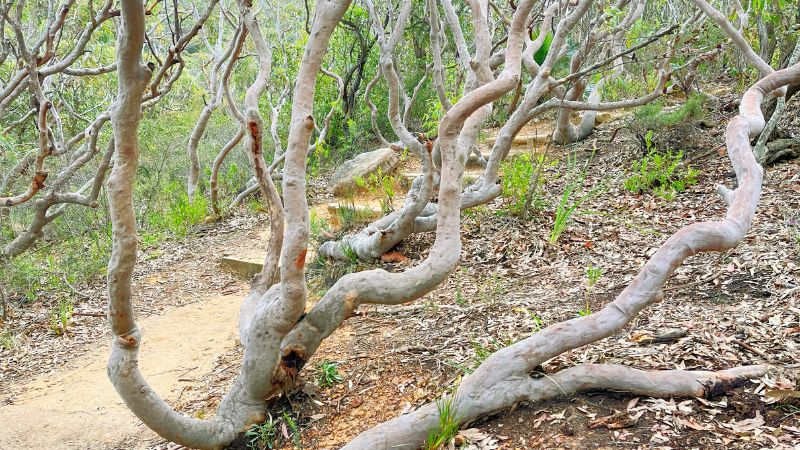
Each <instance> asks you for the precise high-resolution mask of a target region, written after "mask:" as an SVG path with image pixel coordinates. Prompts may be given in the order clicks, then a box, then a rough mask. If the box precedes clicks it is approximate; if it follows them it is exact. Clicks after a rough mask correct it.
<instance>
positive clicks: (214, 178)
mask: <svg viewBox="0 0 800 450" xmlns="http://www.w3.org/2000/svg"><path fill="white" fill-rule="evenodd" d="M246 38H247V28H246V27H242V26H240V27H239V29H238V30H237V34H236V37H235V40H234V42H235V43H236V44H235V45H234V47H233V52H232V54H231V57H230V60H229V61H228V64H227V65H226V66H225V70H224V71H223V73H222V78H221V79H220V86H221V87H222V92H223V94H224V96H225V101H226V103H227V105H228V111H230V113H231V115H232V116H233V117H234V118H236V119H237V120H238V121H239V129H238V130H237V131H236V134H234V135H233V137H231V139H230V140H229V141H228V142H227V143H226V144H225V145H224V146H223V147H222V149H221V150H220V151H219V153H218V154H217V157H216V158H214V163H213V164H212V165H211V177H210V181H209V183H210V185H211V208H212V209H213V210H214V214H216V215H217V216H219V215H221V211H220V208H219V182H218V179H219V169H220V167H222V163H223V162H224V161H225V158H227V156H228V154H229V153H230V152H231V150H233V149H234V148H235V147H236V146H237V145H239V142H241V140H242V138H243V137H244V134H245V126H244V124H245V120H244V116H243V115H242V113H241V112H240V111H239V108H237V107H236V103H235V101H234V99H233V95H231V88H230V78H231V74H232V73H233V68H234V66H235V63H236V60H237V59H238V58H239V54H240V53H241V52H242V47H243V46H244V41H245V39H246Z"/></svg>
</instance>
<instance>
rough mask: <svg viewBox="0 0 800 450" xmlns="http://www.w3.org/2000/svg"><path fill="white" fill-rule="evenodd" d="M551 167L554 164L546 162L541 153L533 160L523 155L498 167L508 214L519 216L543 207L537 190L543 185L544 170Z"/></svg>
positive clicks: (542, 201)
mask: <svg viewBox="0 0 800 450" xmlns="http://www.w3.org/2000/svg"><path fill="white" fill-rule="evenodd" d="M553 165H555V162H552V161H548V160H547V158H546V156H545V155H544V154H541V153H539V154H537V155H536V156H534V157H533V158H531V156H530V155H527V154H523V155H520V156H517V157H516V158H512V159H511V160H509V161H505V162H503V164H502V165H501V167H500V169H501V173H502V176H501V184H502V196H503V197H504V198H505V199H506V201H507V204H506V207H507V209H508V211H509V213H511V214H514V215H520V214H524V213H526V212H527V211H528V210H529V209H533V210H537V209H542V208H544V207H545V205H546V203H545V202H544V200H543V199H542V198H541V196H540V195H539V192H540V190H539V188H540V187H541V186H542V185H543V184H544V183H545V178H544V169H546V168H548V167H552V166H553Z"/></svg>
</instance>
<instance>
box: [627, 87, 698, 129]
mask: <svg viewBox="0 0 800 450" xmlns="http://www.w3.org/2000/svg"><path fill="white" fill-rule="evenodd" d="M703 115H704V109H703V98H702V97H700V96H699V95H693V96H691V97H689V98H687V99H686V102H685V103H684V104H682V105H680V106H678V107H677V108H673V109H670V110H669V111H664V102H662V101H655V102H652V103H650V104H647V105H644V106H640V107H639V108H637V109H636V111H635V112H634V123H635V124H636V125H637V126H638V127H640V128H643V129H644V130H654V131H658V130H663V129H665V128H669V127H674V126H676V125H680V124H682V123H685V122H687V121H689V120H698V119H701V118H702V117H703Z"/></svg>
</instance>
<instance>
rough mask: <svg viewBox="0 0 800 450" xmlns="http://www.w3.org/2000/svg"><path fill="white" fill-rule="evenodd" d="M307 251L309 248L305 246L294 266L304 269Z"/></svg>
mask: <svg viewBox="0 0 800 450" xmlns="http://www.w3.org/2000/svg"><path fill="white" fill-rule="evenodd" d="M306 253H308V249H307V248H304V249H303V250H302V251H301V252H300V254H299V255H297V259H296V260H295V262H294V266H295V267H297V268H298V269H302V268H303V266H305V265H306Z"/></svg>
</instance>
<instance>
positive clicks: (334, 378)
mask: <svg viewBox="0 0 800 450" xmlns="http://www.w3.org/2000/svg"><path fill="white" fill-rule="evenodd" d="M342 381H344V378H342V375H341V374H340V373H339V368H338V367H336V363H332V362H330V361H323V362H321V363H320V365H319V374H318V375H317V383H318V384H319V385H320V386H328V387H330V386H333V385H336V384H339V383H341V382H342Z"/></svg>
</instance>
